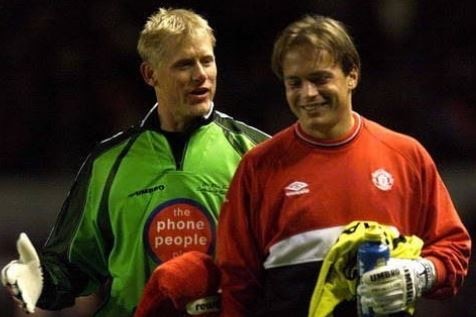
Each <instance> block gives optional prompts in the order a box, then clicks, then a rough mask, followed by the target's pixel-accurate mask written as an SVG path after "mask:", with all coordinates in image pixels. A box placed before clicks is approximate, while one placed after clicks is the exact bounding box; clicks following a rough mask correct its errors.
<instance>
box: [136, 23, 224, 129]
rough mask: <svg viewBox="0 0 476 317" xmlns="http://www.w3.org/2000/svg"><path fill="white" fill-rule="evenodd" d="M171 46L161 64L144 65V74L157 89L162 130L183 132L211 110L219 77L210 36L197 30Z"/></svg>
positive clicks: (148, 81)
mask: <svg viewBox="0 0 476 317" xmlns="http://www.w3.org/2000/svg"><path fill="white" fill-rule="evenodd" d="M170 44H171V45H170V46H169V47H168V48H167V49H166V52H165V54H164V57H163V59H162V60H161V61H160V63H159V65H152V64H150V63H144V64H143V66H142V73H143V75H144V78H145V79H146V82H147V83H149V85H151V86H153V87H154V89H155V92H156V95H157V101H158V103H159V107H158V111H159V116H160V122H161V128H162V129H163V130H166V131H184V130H185V129H186V128H187V127H188V126H189V125H190V124H191V123H192V122H193V121H194V120H195V119H196V118H198V117H203V116H204V115H206V114H208V113H209V112H210V110H211V106H212V101H213V98H214V96H215V90H216V78H217V67H216V63H215V55H214V52H213V42H212V38H211V37H210V34H209V33H207V32H206V31H197V32H195V33H193V34H192V35H190V36H188V37H187V38H185V39H184V40H183V41H180V42H179V43H170Z"/></svg>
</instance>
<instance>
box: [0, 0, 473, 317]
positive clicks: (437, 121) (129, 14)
mask: <svg viewBox="0 0 476 317" xmlns="http://www.w3.org/2000/svg"><path fill="white" fill-rule="evenodd" d="M159 7H184V8H191V9H194V10H195V11H196V12H197V13H200V14H202V15H203V16H204V17H205V18H207V19H208V20H209V22H210V24H211V26H212V27H213V28H214V29H215V32H216V37H217V46H216V58H217V64H218V69H219V78H218V90H217V96H216V98H215V104H216V107H217V109H219V110H221V111H223V112H226V113H227V114H229V115H232V116H234V117H236V118H239V119H241V120H243V121H246V122H247V123H250V124H252V125H254V126H256V127H258V128H260V129H262V130H264V131H267V132H268V133H270V134H273V133H275V132H277V131H278V130H280V129H282V128H283V127H285V126H287V125H289V124H291V123H292V122H293V121H294V117H293V116H292V115H291V113H290V112H289V110H288V107H287V105H286V102H285V98H284V92H283V87H282V84H281V83H280V82H279V81H278V80H277V78H275V76H274V75H273V73H272V72H271V69H270V55H271V50H272V44H273V41H274V39H275V37H276V35H277V33H278V32H279V31H280V30H282V29H283V28H284V27H285V26H286V25H287V24H288V23H290V22H291V21H294V20H295V19H297V18H299V17H301V16H302V15H304V14H306V13H316V14H324V15H329V16H332V17H334V18H337V19H339V20H341V21H342V22H344V23H345V24H346V25H347V26H348V28H349V30H350V33H351V34H352V35H353V37H354V40H355V42H356V44H357V48H358V50H359V52H360V54H361V59H362V78H361V82H360V85H359V87H358V89H357V92H356V94H355V96H354V101H353V104H354V109H355V110H356V111H357V112H359V113H360V114H362V115H363V116H365V117H367V118H369V119H372V120H376V121H378V122H380V123H382V124H384V125H386V126H388V127H390V128H393V129H395V130H398V131H401V132H404V133H407V134H409V135H412V136H414V137H416V138H417V139H418V140H420V141H421V143H422V144H423V145H424V146H425V147H426V148H427V149H428V151H429V152H430V153H431V155H432V156H433V158H434V160H435V161H436V163H437V165H438V167H439V169H440V171H441V174H442V176H443V178H444V180H445V182H446V184H447V185H448V188H449V190H450V192H451V194H452V196H453V198H454V201H455V204H456V206H457V208H458V210H459V212H460V215H461V217H462V218H463V221H464V222H465V224H466V226H467V227H468V229H469V230H470V231H471V234H472V236H473V237H474V233H475V232H476V215H474V214H475V213H476V202H475V201H474V196H475V194H476V128H475V125H474V122H475V120H476V108H475V105H476V85H475V79H476V78H475V74H476V37H475V36H474V34H475V31H476V19H475V18H474V13H475V12H476V10H475V5H474V4H473V1H472V0H458V1H446V0H419V1H418V0H374V1H369V0H352V1H349V0H347V1H344V0H322V1H319V0H313V1H310V0H299V1H276V0H255V1H253V0H246V1H219V0H210V1H206V0H202V1H199V0H195V1H192V0H189V1H142V0H115V1H113V0H84V1H73V0H61V1H60V0H57V1H55V0H49V1H47V0H35V1H27V0H0V40H1V42H0V43H1V44H0V135H1V136H0V266H3V265H5V264H6V263H7V262H8V261H9V260H11V259H13V258H14V257H15V256H16V250H15V240H16V238H17V235H18V234H19V233H20V232H21V231H25V232H27V233H28V234H29V235H30V237H31V238H32V240H33V242H34V243H35V244H36V245H41V244H43V243H44V241H45V239H46V237H47V235H48V232H49V229H50V227H51V225H52V224H53V221H54V219H55V217H56V214H57V212H58V210H59V208H60V206H61V204H62V201H63V199H64V197H65V195H66V194H67V192H68V189H69V186H70V184H71V182H72V181H73V179H74V175H75V173H76V171H77V169H78V168H79V167H80V165H81V163H82V161H83V159H84V158H85V157H86V155H87V154H88V152H89V151H90V150H91V149H92V148H93V146H94V145H95V144H96V143H97V142H98V141H100V140H102V139H105V138H107V137H109V136H112V135H113V134H115V133H117V132H118V131H120V130H122V129H125V128H127V127H128V126H130V125H132V124H135V123H136V122H137V121H138V120H140V119H141V118H142V117H143V116H144V114H145V113H146V112H147V110H148V109H149V108H150V107H151V106H152V104H153V103H154V100H155V99H154V98H155V96H154V93H153V91H152V89H150V88H149V87H148V86H146V85H145V84H144V83H143V81H142V79H141V76H140V74H139V68H138V67H139V64H140V59H139V57H138V54H137V53H136V42H137V39H138V33H139V32H140V30H141V28H142V26H143V24H144V22H145V20H146V18H147V17H148V16H149V15H150V14H151V13H152V12H153V11H155V10H156V9H157V8H159ZM473 262H474V261H473ZM473 264H474V263H473ZM474 266H475V265H472V266H471V269H470V275H469V277H468V279H467V280H466V283H465V286H464V288H463V290H462V292H461V293H460V295H459V296H458V297H455V298H453V299H450V300H446V301H443V302H435V301H428V300H425V301H423V302H422V303H421V304H420V305H421V306H422V310H421V314H420V316H430V314H431V316H433V317H443V316H463V317H465V316H475V315H476V303H475V301H474V298H475V296H476V276H475V274H476V272H475V269H474ZM131 274H133V272H131ZM97 304H98V301H97V299H96V298H95V297H88V298H84V299H81V300H80V304H78V305H77V306H76V307H75V308H72V309H67V310H64V311H62V312H45V311H41V310H40V311H39V312H38V313H37V314H38V316H48V317H50V316H71V317H83V316H84V317H85V316H91V311H92V310H93V308H94V306H95V305H97ZM0 316H1V317H13V316H23V313H21V312H20V311H19V310H18V309H16V307H15V304H14V303H13V301H11V300H10V298H9V297H8V295H7V292H6V291H5V289H3V288H2V289H1V290H0Z"/></svg>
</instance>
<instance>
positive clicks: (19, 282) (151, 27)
mask: <svg viewBox="0 0 476 317" xmlns="http://www.w3.org/2000/svg"><path fill="white" fill-rule="evenodd" d="M214 46H215V37H214V35H213V30H212V29H211V27H210V26H209V25H208V22H207V21H206V20H204V19H203V18H202V17H201V16H200V15H198V14H196V13H194V12H192V11H190V10H183V9H160V10H158V11H157V12H156V13H154V14H153V15H151V16H150V17H149V19H148V21H147V22H146V24H145V26H144V28H143V30H142V32H141V33H140V37H139V41H138V46H137V47H138V51H139V54H140V56H141V58H142V64H141V66H140V71H141V74H142V76H143V78H144V80H145V82H146V83H147V84H148V85H149V86H151V87H152V88H153V89H154V91H155V94H156V96H157V103H156V104H155V105H154V106H153V108H152V109H151V110H150V112H149V113H148V114H147V115H146V116H145V118H144V120H143V121H142V122H140V123H139V124H138V125H137V126H134V127H132V128H130V129H128V130H127V131H124V132H122V133H119V134H117V135H115V136H114V137H112V138H110V139H107V140H105V141H103V142H101V143H100V144H99V145H98V146H97V148H96V149H94V150H93V151H92V152H91V153H90V155H89V156H88V158H87V159H86V161H85V162H84V164H83V165H82V167H81V169H80V171H79V173H78V175H77V177H76V179H75V181H74V184H73V186H72V188H71V190H70V192H69V194H68V196H67V198H66V200H65V202H64V205H63V207H62V209H61V212H60V213H59V216H58V219H57V221H56V224H55V225H54V227H53V229H52V230H51V234H50V236H49V237H48V239H47V242H46V244H45V246H44V247H43V248H42V249H41V250H39V251H38V252H36V250H35V248H34V247H33V245H32V244H31V242H30V241H29V240H28V237H27V236H26V235H25V234H22V235H21V236H20V238H19V241H18V246H17V247H18V251H19V253H20V257H19V259H18V260H14V261H12V262H10V263H9V264H7V265H6V266H5V267H4V268H3V270H2V274H1V275H2V276H1V277H2V282H3V284H4V285H5V286H6V287H8V288H9V289H10V291H11V292H12V293H13V295H15V297H16V298H17V299H18V300H19V301H20V303H22V304H23V307H24V309H25V310H26V311H28V312H30V313H31V312H33V311H34V309H35V307H36V306H37V307H40V308H42V309H47V310H58V309H62V308H64V307H68V306H72V305H74V303H75V298H76V297H78V296H83V295H88V294H91V293H93V292H96V291H97V290H98V289H106V290H107V291H106V295H107V296H106V298H105V300H104V303H103V304H102V305H101V307H100V309H99V311H98V312H97V313H96V316H114V317H121V316H132V315H133V312H134V309H135V307H136V306H137V303H138V301H139V299H140V297H141V293H142V291H143V288H144V285H145V284H146V282H147V281H148V279H149V277H150V275H151V273H152V272H153V271H154V270H155V268H156V267H157V266H159V265H161V264H162V263H164V262H165V261H167V260H169V259H172V258H174V257H177V256H179V255H181V254H183V253H186V252H188V251H200V252H203V253H207V254H210V255H212V254H213V252H214V248H215V227H216V222H217V217H218V213H219V210H220V205H221V203H222V201H223V199H224V195H225V193H226V191H227V189H228V184H229V182H230V180H231V178H232V176H233V174H234V172H235V169H236V167H237V164H238V162H239V161H240V159H241V157H242V156H243V154H244V153H245V152H246V151H247V150H249V149H250V148H251V147H253V146H254V145H256V144H257V143H259V142H261V141H263V140H264V139H266V138H268V135H267V134H265V133H263V132H261V131H259V130H257V129H255V128H253V127H251V126H248V125H246V124H244V123H242V122H240V121H236V120H234V119H233V118H231V117H229V116H227V115H225V114H223V113H220V112H218V111H216V110H215V109H214V104H213V98H214V95H215V88H216V79H217V67H216V63H215V55H214Z"/></svg>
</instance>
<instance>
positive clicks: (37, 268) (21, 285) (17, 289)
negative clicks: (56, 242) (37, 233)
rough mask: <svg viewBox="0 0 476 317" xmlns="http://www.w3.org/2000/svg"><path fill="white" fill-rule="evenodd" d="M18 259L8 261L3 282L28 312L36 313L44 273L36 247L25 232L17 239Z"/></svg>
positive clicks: (2, 275) (3, 271)
mask: <svg viewBox="0 0 476 317" xmlns="http://www.w3.org/2000/svg"><path fill="white" fill-rule="evenodd" d="M17 251H18V254H19V259H18V260H13V261H11V262H10V263H8V264H7V265H6V266H5V267H4V268H3V269H2V273H1V279H2V284H3V285H4V286H5V287H7V288H8V289H9V290H10V292H11V293H12V295H13V296H14V297H15V298H16V299H17V300H18V301H19V302H20V305H21V306H22V308H23V309H24V310H25V311H26V312H27V313H34V312H35V307H36V302H37V301H38V298H39V297H40V294H41V291H42V288H43V273H42V271H41V264H40V259H39V257H38V254H37V253H36V250H35V247H34V246H33V244H32V243H31V241H30V239H29V238H28V236H27V235H26V234H25V233H21V234H20V236H19V238H18V240H17Z"/></svg>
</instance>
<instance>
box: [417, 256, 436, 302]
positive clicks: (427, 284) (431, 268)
mask: <svg viewBox="0 0 476 317" xmlns="http://www.w3.org/2000/svg"><path fill="white" fill-rule="evenodd" d="M418 262H419V263H420V264H421V265H422V266H423V268H424V271H423V279H424V283H423V284H422V285H423V287H422V293H423V294H424V293H426V292H428V291H429V290H430V289H431V288H432V287H433V285H434V284H435V281H436V269H435V265H434V264H433V262H431V261H430V260H428V259H420V260H418Z"/></svg>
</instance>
